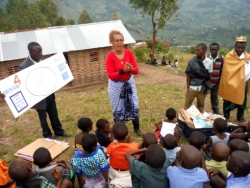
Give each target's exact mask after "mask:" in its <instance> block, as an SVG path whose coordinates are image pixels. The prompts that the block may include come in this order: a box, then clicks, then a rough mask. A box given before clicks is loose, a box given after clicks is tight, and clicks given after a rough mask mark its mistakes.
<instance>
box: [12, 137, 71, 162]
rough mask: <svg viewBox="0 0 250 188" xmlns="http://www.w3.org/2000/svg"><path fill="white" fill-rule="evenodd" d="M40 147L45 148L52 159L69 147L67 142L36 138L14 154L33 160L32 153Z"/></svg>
mask: <svg viewBox="0 0 250 188" xmlns="http://www.w3.org/2000/svg"><path fill="white" fill-rule="evenodd" d="M40 147H44V148H47V149H48V150H49V152H50V154H51V157H52V159H54V158H56V156H58V155H59V154H60V153H62V152H63V151H64V150H66V149H67V148H68V147H69V143H67V142H63V141H59V140H54V139H48V138H38V139H36V140H35V141H34V142H32V143H30V144H29V145H27V146H25V147H24V148H22V149H19V150H18V151H17V152H16V153H15V154H14V155H15V156H17V157H21V158H24V159H27V160H29V161H33V154H34V152H35V151H36V150H37V149H38V148H40Z"/></svg>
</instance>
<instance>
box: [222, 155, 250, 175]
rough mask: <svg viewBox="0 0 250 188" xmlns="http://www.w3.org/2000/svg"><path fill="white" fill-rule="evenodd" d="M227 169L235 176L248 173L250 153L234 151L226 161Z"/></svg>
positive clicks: (249, 171)
mask: <svg viewBox="0 0 250 188" xmlns="http://www.w3.org/2000/svg"><path fill="white" fill-rule="evenodd" d="M226 167H227V170H228V171H229V172H232V173H233V174H234V176H235V177H244V176H247V175H248V174H249V173H250V154H249V153H247V152H245V151H234V152H233V153H232V154H231V155H230V158H229V159H228V161H227V165H226Z"/></svg>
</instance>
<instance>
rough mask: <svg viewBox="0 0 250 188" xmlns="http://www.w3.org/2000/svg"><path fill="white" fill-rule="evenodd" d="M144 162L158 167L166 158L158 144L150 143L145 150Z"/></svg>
mask: <svg viewBox="0 0 250 188" xmlns="http://www.w3.org/2000/svg"><path fill="white" fill-rule="evenodd" d="M145 156H146V163H147V164H148V165H149V166H151V167H153V168H160V167H162V166H163V164H164V162H165V160H166V154H165V152H164V151H163V149H162V147H161V146H160V145H159V144H151V145H150V146H149V147H148V149H147V151H146V154H145Z"/></svg>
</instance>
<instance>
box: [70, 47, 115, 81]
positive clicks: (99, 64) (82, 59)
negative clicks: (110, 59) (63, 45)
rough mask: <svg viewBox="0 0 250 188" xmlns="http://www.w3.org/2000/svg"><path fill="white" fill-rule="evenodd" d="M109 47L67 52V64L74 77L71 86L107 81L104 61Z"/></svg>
mask: <svg viewBox="0 0 250 188" xmlns="http://www.w3.org/2000/svg"><path fill="white" fill-rule="evenodd" d="M110 50H111V47H106V48H96V49H89V50H81V51H74V52H69V53H68V54H67V56H68V63H69V67H70V69H71V71H72V74H73V76H74V80H73V81H72V85H75V86H76V85H92V84H96V83H102V82H106V81H107V79H108V78H107V75H106V69H105V59H106V55H107V54H108V52H109V51H110Z"/></svg>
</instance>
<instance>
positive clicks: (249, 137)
mask: <svg viewBox="0 0 250 188" xmlns="http://www.w3.org/2000/svg"><path fill="white" fill-rule="evenodd" d="M245 130H246V132H245ZM235 138H239V139H242V140H245V141H247V144H248V147H249V152H250V142H249V141H250V122H248V124H247V125H246V128H239V129H236V130H234V131H233V132H232V133H231V134H230V139H235Z"/></svg>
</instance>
